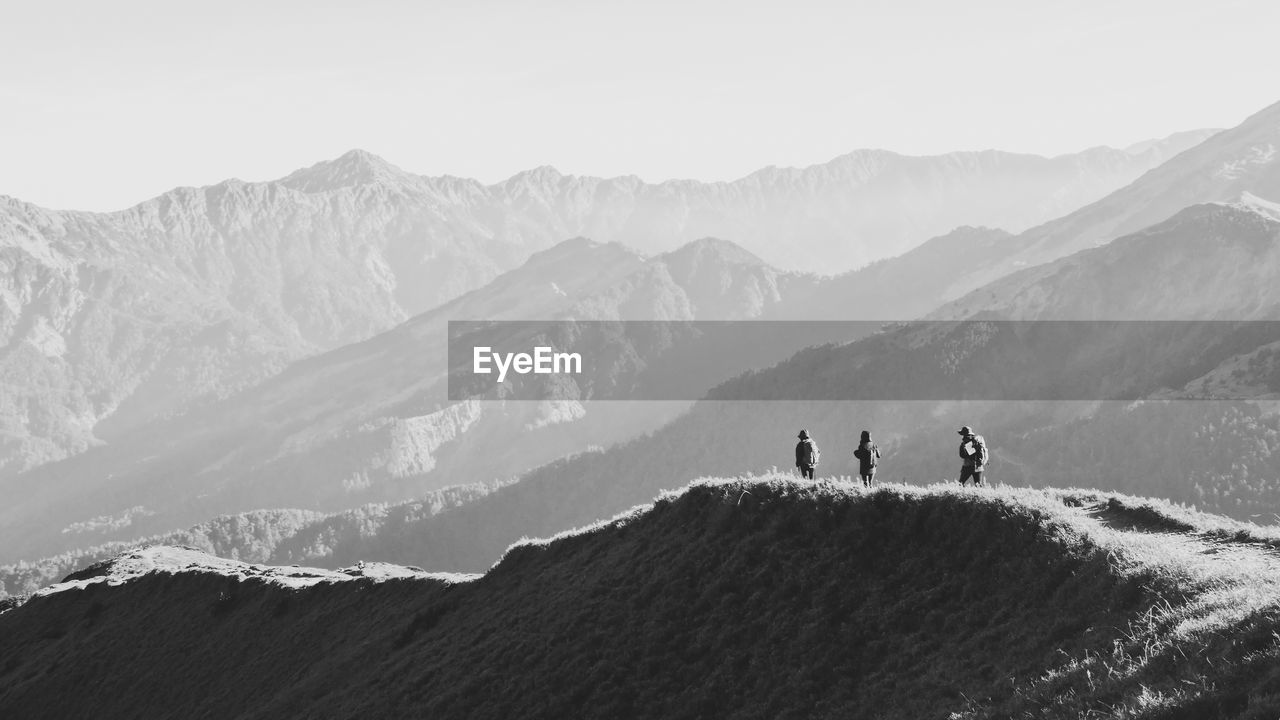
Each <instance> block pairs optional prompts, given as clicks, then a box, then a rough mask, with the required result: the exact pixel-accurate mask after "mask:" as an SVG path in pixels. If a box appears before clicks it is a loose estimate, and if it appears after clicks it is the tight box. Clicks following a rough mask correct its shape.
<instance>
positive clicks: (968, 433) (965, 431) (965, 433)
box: [956, 425, 973, 435]
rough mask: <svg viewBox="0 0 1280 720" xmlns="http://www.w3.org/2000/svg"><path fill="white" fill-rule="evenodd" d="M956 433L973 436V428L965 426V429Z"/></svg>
mask: <svg viewBox="0 0 1280 720" xmlns="http://www.w3.org/2000/svg"><path fill="white" fill-rule="evenodd" d="M956 432H958V433H960V434H961V435H972V434H973V428H971V427H969V426H968V425H965V426H964V427H962V428H960V429H959V430H957V431H956Z"/></svg>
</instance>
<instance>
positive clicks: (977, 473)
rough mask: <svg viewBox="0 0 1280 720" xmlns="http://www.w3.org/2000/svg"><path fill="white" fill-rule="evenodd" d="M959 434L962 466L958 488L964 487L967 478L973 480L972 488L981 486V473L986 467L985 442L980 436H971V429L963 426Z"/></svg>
mask: <svg viewBox="0 0 1280 720" xmlns="http://www.w3.org/2000/svg"><path fill="white" fill-rule="evenodd" d="M957 432H959V433H960V458H961V459H962V460H964V466H963V467H961V468H960V486H961V487H964V485H965V483H967V482H968V481H969V478H973V486H974V487H980V486H981V485H982V471H983V470H984V469H985V468H986V466H987V441H986V440H983V439H982V436H981V435H975V434H973V428H971V427H969V426H968V425H965V426H964V427H962V428H960V430H958V431H957Z"/></svg>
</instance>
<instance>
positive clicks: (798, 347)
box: [448, 320, 1280, 401]
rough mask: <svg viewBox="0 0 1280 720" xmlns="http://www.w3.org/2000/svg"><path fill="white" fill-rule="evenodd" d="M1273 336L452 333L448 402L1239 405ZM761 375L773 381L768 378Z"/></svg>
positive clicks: (879, 330) (722, 324) (1100, 328)
mask: <svg viewBox="0 0 1280 720" xmlns="http://www.w3.org/2000/svg"><path fill="white" fill-rule="evenodd" d="M1278 348H1280V321H1269V320H1268V321H1224V320H1206V321H1124V320H1116V321H1069V320H1050V321H1012V320H966V321H946V322H942V321H937V322H935V321H919V322H910V323H901V322H897V323H881V322H870V321H848V322H845V321H814V322H805V321H679V322H676V321H600V320H590V321H572V320H556V321H493V322H489V321H451V322H450V323H449V353H448V356H449V382H448V388H449V398H450V400H454V401H458V400H464V399H469V398H476V399H482V400H696V399H702V398H710V399H715V400H842V401H847V400H879V401H922V400H923V401H944V400H982V401H986V400H992V401H1005V400H1019V401H1022V400H1033V401H1040V400H1043V401H1082V400H1137V399H1141V398H1148V397H1165V398H1177V399H1200V398H1212V399H1220V400H1231V399H1248V398H1253V397H1260V396H1265V395H1267V394H1268V393H1275V392H1278V391H1280V350H1278ZM775 365H776V367H774V366H775Z"/></svg>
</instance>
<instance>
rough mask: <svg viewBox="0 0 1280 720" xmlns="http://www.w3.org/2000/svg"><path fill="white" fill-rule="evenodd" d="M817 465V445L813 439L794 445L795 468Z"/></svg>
mask: <svg viewBox="0 0 1280 720" xmlns="http://www.w3.org/2000/svg"><path fill="white" fill-rule="evenodd" d="M806 446H808V447H806ZM817 464H818V444H817V443H815V442H814V441H813V438H805V439H804V440H801V441H800V442H798V443H796V467H813V466H815V465H817Z"/></svg>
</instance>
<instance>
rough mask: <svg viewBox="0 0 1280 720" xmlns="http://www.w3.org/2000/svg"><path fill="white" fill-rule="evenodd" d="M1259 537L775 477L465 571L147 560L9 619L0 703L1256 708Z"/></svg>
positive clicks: (892, 713)
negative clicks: (477, 570) (473, 572)
mask: <svg viewBox="0 0 1280 720" xmlns="http://www.w3.org/2000/svg"><path fill="white" fill-rule="evenodd" d="M1276 543H1277V538H1276V536H1275V535H1274V534H1272V535H1267V534H1259V533H1258V532H1257V531H1256V529H1250V528H1248V527H1245V526H1241V525H1240V524H1238V523H1232V522H1230V521H1227V520H1225V519H1222V518H1215V517H1213V516H1207V515H1200V514H1196V513H1189V512H1186V511H1183V510H1179V509H1177V508H1173V507H1170V506H1167V505H1161V504H1158V503H1154V504H1153V503H1149V502H1146V501H1141V500H1137V499H1134V498H1128V497H1123V496H1115V495H1107V494H1099V493H1096V492H1086V491H1056V492H1044V491H1030V490H1022V491H1011V490H1006V491H998V492H997V491H981V492H973V491H957V490H955V489H950V488H948V489H946V490H941V489H936V488H934V489H927V490H925V489H918V488H905V487H891V488H883V489H880V490H876V491H873V492H867V493H863V492H859V491H856V490H854V489H853V488H852V487H851V486H833V487H822V486H818V485H814V484H811V483H797V482H795V481H793V480H785V479H778V478H765V479H758V480H746V481H742V480H739V481H727V482H724V481H721V482H706V483H701V484H696V485H694V486H693V487H692V488H690V489H688V490H687V491H685V492H683V493H680V494H674V495H667V496H664V497H663V498H661V499H659V500H658V501H657V502H656V503H655V504H654V505H653V506H652V507H649V508H642V509H639V510H636V511H633V512H631V513H628V514H625V515H623V516H620V517H619V518H617V519H615V520H613V521H612V522H608V523H603V524H600V525H597V526H594V527H592V528H588V529H586V530H582V531H577V532H572V533H567V534H563V535H560V536H558V537H556V538H554V539H552V540H550V541H536V542H525V543H522V544H519V545H517V546H515V547H513V548H511V549H510V550H509V551H508V552H507V553H506V555H505V556H504V557H503V559H502V561H501V562H500V563H498V564H497V565H496V566H494V567H493V568H492V569H490V570H489V571H488V572H486V573H485V574H484V575H483V576H475V575H440V574H436V575H433V574H429V573H426V572H423V571H420V570H418V569H410V568H404V567H398V566H389V565H386V564H382V563H361V564H359V565H358V566H352V567H349V568H345V569H343V570H341V571H328V570H312V569H306V568H299V567H292V568H290V567H264V566H260V565H252V564H246V563H242V562H236V561H231V560H223V559H219V558H214V557H211V556H208V555H205V554H203V553H200V552H198V551H195V550H192V549H183V548H172V547H152V548H147V549H142V550H138V551H133V552H130V553H126V554H123V555H121V556H119V557H117V558H115V559H113V560H111V561H109V562H105V563H102V564H99V565H96V566H93V567H90V568H86V569H85V570H83V571H80V572H77V573H74V574H72V575H70V576H68V577H67V578H66V579H65V581H64V582H62V583H60V584H58V585H54V586H52V587H50V588H48V589H46V590H44V591H42V592H40V593H38V594H37V595H36V596H34V597H32V598H30V599H28V600H26V601H25V602H11V603H8V605H7V606H6V607H5V608H4V609H0V639H3V643H0V677H2V678H3V683H0V712H2V713H3V714H4V715H6V716H12V717H23V718H46V717H47V718H64V717H81V716H93V717H100V718H115V717H133V716H137V715H139V714H141V715H145V716H148V717H155V716H182V717H232V716H234V717H245V718H254V717H263V718H267V717H313V718H325V717H335V718H336V717H343V718H345V717H350V716H352V715H353V714H358V715H362V716H363V715H370V716H378V717H409V716H441V717H470V718H490V717H492V718H509V717H529V718H541V717H546V718H562V717H583V718H587V717H601V718H606V717H608V718H613V717H637V718H645V717H655V718H658V717H661V718H673V717H677V718H678V717H690V718H692V717H705V716H716V717H732V718H757V717H759V718H764V717H777V718H782V717H796V718H800V717H852V716H875V717H884V718H917V717H935V716H938V717H956V718H966V719H970V720H977V719H978V718H1001V717H1018V716H1021V715H1026V714H1034V715H1036V716H1039V717H1055V718H1057V717H1064V718H1065V717H1081V716H1086V715H1088V714H1090V713H1100V712H1104V713H1105V714H1109V715H1115V714H1127V715H1144V714H1158V716H1160V717H1175V718H1193V717H1194V718H1207V717H1214V718H1236V717H1240V718H1244V717H1267V716H1270V715H1273V714H1274V713H1275V712H1277V710H1280V704H1277V699H1276V695H1275V693H1274V691H1273V675H1274V673H1273V668H1274V664H1275V660H1276V654H1277V652H1280V650H1278V649H1277V646H1276V642H1275V634H1276V630H1277V625H1276V617H1277V614H1278V613H1280V587H1277V584H1276V582H1275V580H1274V578H1275V577H1276V575H1277V571H1278V570H1280V565H1278V563H1280V561H1278V560H1277V558H1276V555H1275V554H1274V549H1273V548H1274V546H1275V544H1276ZM1246 608H1247V609H1246ZM1242 609H1243V610H1244V611H1242ZM122 668H127V669H128V670H127V672H122V671H121V669H122ZM68 687H75V688H76V691H75V692H68V691H67V688H68Z"/></svg>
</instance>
